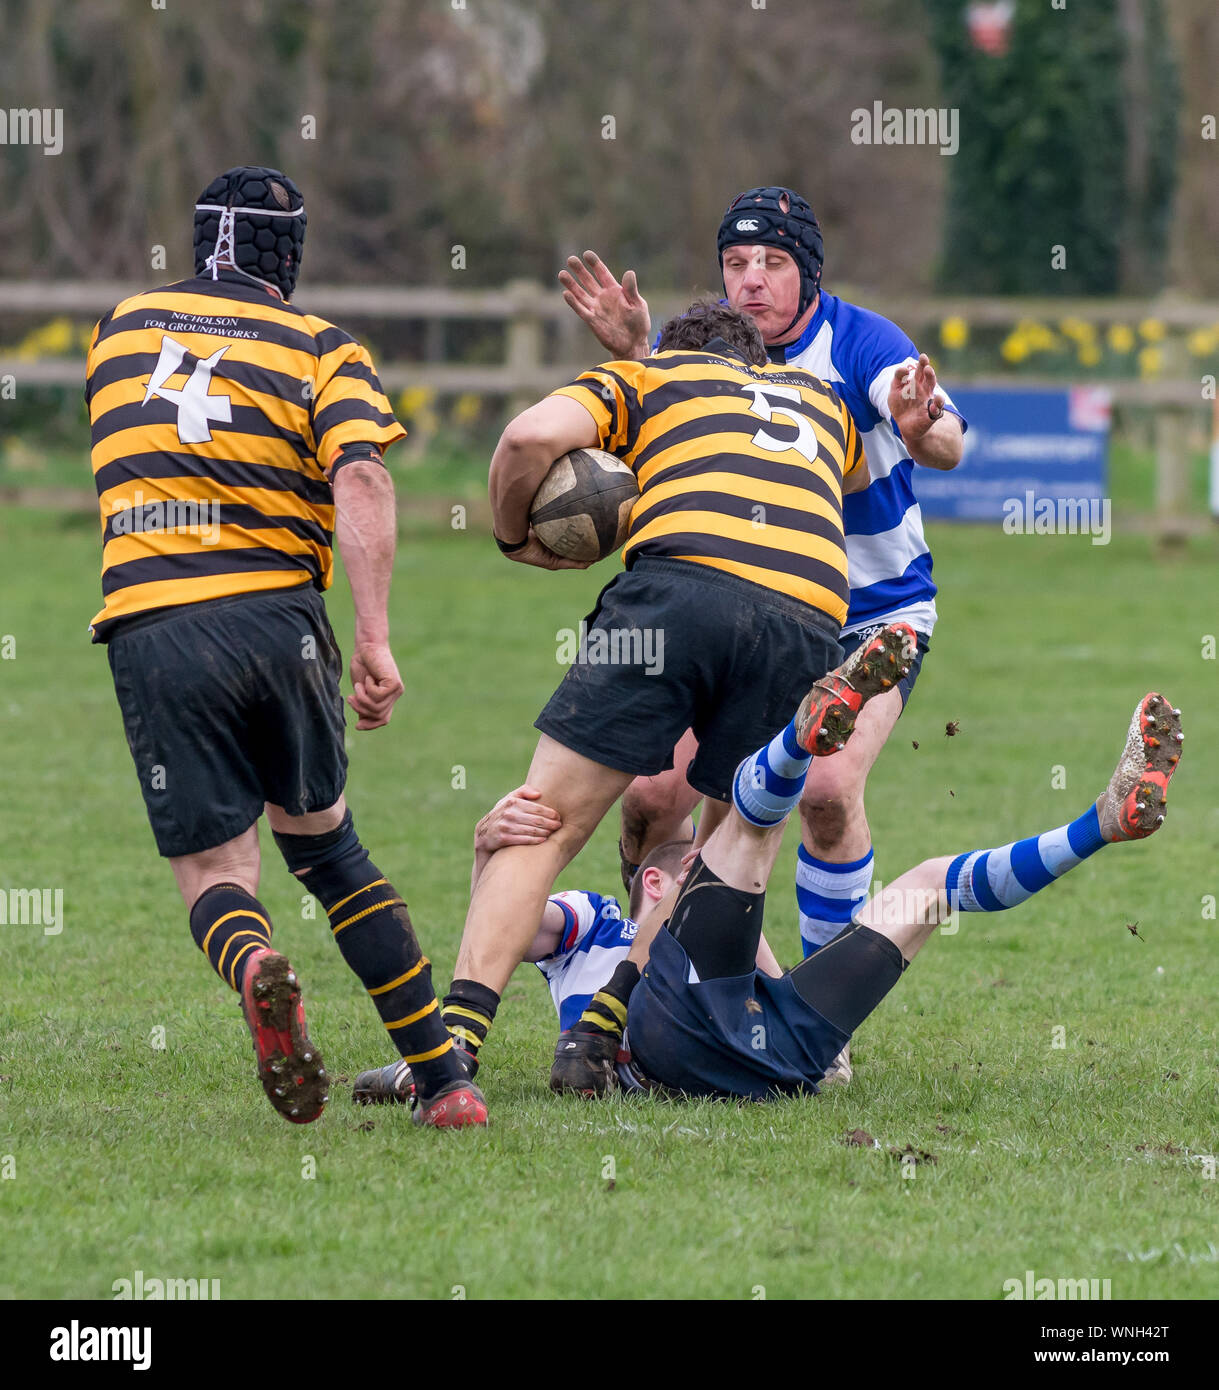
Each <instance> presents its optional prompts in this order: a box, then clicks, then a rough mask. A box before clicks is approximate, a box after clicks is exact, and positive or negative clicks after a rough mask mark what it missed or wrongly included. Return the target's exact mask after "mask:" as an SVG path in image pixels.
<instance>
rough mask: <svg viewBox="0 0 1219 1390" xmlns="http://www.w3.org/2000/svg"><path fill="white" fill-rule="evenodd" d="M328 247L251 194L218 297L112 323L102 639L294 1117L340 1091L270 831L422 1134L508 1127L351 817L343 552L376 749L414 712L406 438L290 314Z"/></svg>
mask: <svg viewBox="0 0 1219 1390" xmlns="http://www.w3.org/2000/svg"><path fill="white" fill-rule="evenodd" d="M304 234H305V209H304V202H303V200H302V198H301V195H300V193H299V191H298V190H297V188H296V186H295V185H294V184H293V183H292V181H291V180H290V179H288V178H286V177H285V176H284V175H283V174H281V173H280V172H279V171H278V170H275V169H263V168H255V167H241V168H236V169H230V170H228V171H227V172H226V173H224V174H222V175H221V176H220V177H219V178H217V179H215V180H214V181H213V182H212V183H211V184H209V185H208V187H207V188H206V189H205V190H204V191H203V193H202V195H201V196H200V198H199V201H198V203H197V205H196V208H195V275H194V277H193V278H191V279H189V280H184V281H182V282H180V283H178V284H173V285H169V286H166V287H164V288H162V289H156V290H150V291H147V292H145V293H142V294H137V295H133V296H132V297H130V298H129V299H125V300H124V301H123V302H122V303H121V304H119V305H118V306H117V307H116V308H115V309H114V310H112V311H111V312H110V313H109V314H107V315H106V316H105V318H103V319H102V321H101V322H100V323H99V324H98V326H97V329H96V331H95V332H94V335H93V340H92V344H91V346H90V349H89V356H88V363H87V384H86V390H85V395H86V399H87V400H88V404H89V416H90V421H91V425H92V439H93V472H94V479H95V482H96V485H97V493H98V498H99V505H100V510H101V526H102V591H103V594H104V604H103V607H102V610H101V612H100V613H98V614H97V616H96V617H95V618H94V620H93V635H94V640H95V641H97V642H103V643H106V644H107V647H108V652H109V658H110V668H111V671H112V673H113V676H114V685H115V692H116V694H117V696H118V703H119V707H120V710H121V712H122V717H123V725H124V729H125V731H126V735H127V741H128V745H129V747H130V749H131V754H132V758H133V759H134V762H135V767H136V773H137V775H138V777H139V782H140V789H141V791H142V792H143V795H144V801H145V805H146V807H147V811H148V818H149V821H150V822H151V825H152V830H153V835H154V837H155V839H156V843H157V848H158V850H159V851H160V853H161V854H162V855H163V856H164V857H165V858H167V859H168V860H169V862H170V867H171V868H172V870H173V873H174V877H175V878H176V880H177V883H178V887H179V889H180V891H181V893H182V896H183V898H184V899H185V902H186V907H187V910H188V912H189V914H190V929H191V933H192V935H193V936H194V939H195V941H196V943H197V944H198V945H199V947H200V948H201V949H202V950H203V952H204V954H205V955H206V956H207V958H208V960H209V961H210V963H211V965H212V966H213V968H214V969H215V971H216V973H217V974H218V975H219V976H220V978H221V979H222V980H223V981H224V982H225V984H226V985H228V986H230V987H231V988H232V989H234V990H236V991H237V993H238V994H239V995H240V997H241V1001H242V1007H243V1010H244V1013H245V1018H246V1022H247V1025H248V1027H249V1029H250V1032H251V1034H252V1036H253V1039H254V1050H255V1054H256V1057H257V1064H258V1075H259V1078H260V1079H261V1081H262V1083H263V1088H264V1090H265V1092H266V1094H267V1097H268V1099H269V1100H270V1102H271V1104H272V1105H273V1106H274V1107H275V1109H276V1110H277V1111H278V1112H279V1113H280V1114H281V1115H283V1116H284V1118H285V1119H288V1120H290V1121H292V1122H294V1123H298V1124H305V1123H308V1122H309V1121H311V1120H314V1119H316V1118H317V1117H318V1116H319V1115H320V1114H321V1113H322V1107H323V1105H324V1104H325V1102H326V1100H327V1090H328V1087H329V1080H328V1078H327V1076H326V1072H325V1069H324V1068H323V1066H322V1061H321V1057H320V1055H319V1053H318V1050H317V1048H316V1046H315V1045H314V1044H313V1043H312V1042H311V1041H310V1039H309V1036H308V1034H307V1033H306V1031H305V1017H304V1010H303V1006H302V1004H301V990H300V982H299V980H298V979H297V977H296V974H295V972H294V971H293V970H292V968H291V966H290V965H289V963H288V961H287V960H286V959H285V958H284V957H283V956H282V955H280V954H279V953H278V952H276V951H275V950H273V949H272V947H271V923H270V918H269V916H268V914H267V910H266V908H265V907H264V906H263V905H262V903H261V902H259V900H258V898H257V892H258V880H259V868H260V864H259V845H258V822H259V820H260V819H261V817H262V816H263V814H264V812H265V814H266V816H267V819H268V821H269V822H270V825H271V830H272V832H273V834H274V838H275V843H276V845H277V846H278V847H279V850H280V852H281V854H282V855H283V858H284V861H285V863H286V865H287V867H288V868H289V869H290V870H291V872H292V873H294V874H295V875H296V876H297V877H298V878H299V879H300V880H301V882H302V883H303V885H304V887H305V888H307V889H308V890H309V892H310V893H311V894H312V895H313V896H314V897H315V898H316V899H317V900H318V901H319V902H320V903H321V905H322V908H323V910H324V911H325V913H326V915H327V917H328V919H329V922H330V927H331V931H332V933H333V935H334V938H335V941H336V944H337V945H338V948H339V950H340V952H341V953H342V955H343V957H344V959H345V960H346V961H347V963H348V965H350V967H351V968H352V970H353V971H354V972H355V973H356V975H358V976H359V978H360V980H361V982H362V983H363V984H364V986H365V988H366V989H367V990H368V993H369V995H370V996H371V998H372V1001H373V1003H374V1005H375V1006H376V1008H377V1012H378V1013H379V1014H380V1016H381V1019H382V1021H383V1022H384V1024H385V1027H386V1029H387V1030H388V1032H389V1035H390V1038H391V1039H392V1040H393V1042H394V1044H395V1046H396V1047H397V1049H398V1051H399V1052H400V1054H401V1055H402V1056H403V1057H405V1058H407V1059H408V1060H409V1062H410V1065H411V1068H412V1071H413V1074H414V1077H415V1080H416V1083H417V1089H418V1095H417V1098H416V1100H417V1105H416V1114H415V1118H416V1119H417V1120H418V1121H419V1122H420V1123H423V1124H428V1125H433V1126H437V1127H444V1128H448V1127H461V1126H465V1125H470V1124H485V1123H486V1119H487V1112H486V1105H485V1103H484V1101H483V1098H482V1096H481V1094H480V1093H479V1091H478V1089H477V1088H476V1087H474V1086H472V1085H471V1084H470V1082H469V1079H468V1077H467V1076H466V1072H465V1068H464V1066H463V1065H462V1063H461V1062H460V1061H459V1059H458V1056H457V1054H456V1053H455V1051H454V1048H453V1044H452V1041H451V1038H450V1035H449V1032H448V1030H447V1029H446V1028H445V1025H444V1023H443V1021H442V1019H441V1015H440V1012H439V1009H438V1006H437V1001H436V996H435V993H434V992H433V989H432V983H431V974H430V969H429V966H428V962H427V960H426V958H425V957H424V956H423V955H422V953H421V951H420V948H419V943H418V941H417V940H416V937H415V933H414V929H413V927H412V925H411V920H410V916H409V915H408V913H407V909H406V904H405V903H404V902H403V901H402V899H401V897H400V896H399V895H398V894H397V892H396V891H395V890H394V888H393V887H392V885H391V884H390V883H389V882H388V881H387V880H386V878H385V876H384V875H383V874H382V873H381V872H380V870H378V869H377V868H376V866H375V865H374V864H373V863H372V862H371V861H370V859H369V857H368V851H367V850H366V849H365V848H364V847H363V845H362V844H361V843H360V839H359V836H358V835H357V834H356V831H355V828H354V825H353V823H352V816H351V812H350V811H349V810H348V808H347V803H346V800H345V798H344V786H345V783H346V776H347V754H346V751H345V748H344V723H345V719H344V716H345V711H344V708H343V698H342V695H341V693H340V688H339V687H340V680H341V677H342V659H341V657H340V654H339V650H338V647H337V645H336V643H335V640H334V634H333V633H332V631H331V628H330V623H329V621H328V620H327V617H326V608H325V604H324V603H323V601H322V597H321V594H322V591H323V590H324V589H326V588H328V587H329V585H330V582H331V579H332V577H333V572H334V555H333V549H332V547H333V541H334V538H335V536H336V535H337V539H338V543H339V548H340V549H341V551H342V554H343V562H344V567H345V569H346V571H347V576H348V579H349V581H350V584H351V591H352V598H353V600H354V605H355V647H354V651H353V654H352V659H351V680H352V687H353V693H352V695H351V696H350V697H349V699H348V703H349V704H350V705H351V707H352V708H353V709H354V710H355V712H356V714H357V716H358V723H357V724H356V728H357V729H361V730H366V729H377V728H380V727H382V726H383V725H385V724H387V723H388V722H389V719H390V715H391V713H392V710H393V706H394V702H395V701H396V700H397V698H398V696H399V695H401V694H402V689H403V687H402V680H401V678H400V676H399V674H398V668H397V666H396V665H395V662H394V658H393V655H392V653H391V651H390V647H389V620H388V617H387V602H388V597H389V585H390V575H391V573H392V570H393V559H394V546H395V541H396V535H397V525H396V514H395V509H394V493H393V483H392V481H391V479H390V477H389V474H388V473H387V472H386V470H385V466H384V463H383V461H382V452H383V451H384V450H385V449H386V448H387V447H388V446H389V445H391V444H394V443H395V442H396V441H397V440H399V439H401V438H402V437H403V435H404V434H405V431H404V430H403V429H402V427H401V426H400V425H399V424H398V422H397V421H396V420H395V419H394V416H393V412H392V411H391V409H390V406H389V402H388V401H387V400H386V399H385V396H384V394H383V393H382V391H381V385H380V382H379V381H378V380H377V374H376V372H375V370H374V369H373V364H372V360H371V358H370V357H369V355H368V352H367V351H366V350H365V349H364V348H363V347H362V346H361V345H360V344H359V343H358V342H356V340H355V339H354V338H352V337H351V335H350V334H348V333H345V332H343V331H342V329H339V328H336V327H334V326H333V325H332V324H329V323H327V322H326V321H325V320H324V319H320V318H317V317H316V316H314V315H312V314H309V313H306V312H304V311H303V310H301V309H298V308H296V307H295V306H294V305H293V304H291V303H290V302H289V300H290V298H291V295H292V293H293V290H294V288H295V285H296V278H297V272H298V270H299V267H300V258H301V251H302V248H303V244H304Z"/></svg>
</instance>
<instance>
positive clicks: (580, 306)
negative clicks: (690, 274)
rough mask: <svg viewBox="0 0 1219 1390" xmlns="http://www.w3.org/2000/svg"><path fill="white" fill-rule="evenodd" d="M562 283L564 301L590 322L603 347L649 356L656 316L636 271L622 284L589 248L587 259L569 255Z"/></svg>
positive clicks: (627, 354) (625, 355) (626, 355)
mask: <svg viewBox="0 0 1219 1390" xmlns="http://www.w3.org/2000/svg"><path fill="white" fill-rule="evenodd" d="M559 284H560V285H562V286H563V302H564V303H565V304H566V305H567V306H568V308H570V309H574V310H575V311H576V313H577V314H579V316H580V317H581V318H582V319H583V320H584V322H585V323H586V324H588V326H589V328H591V329H592V330H593V332H594V333H595V334H596V337H597V341H598V342H599V343H600V344H601V346H602V347H603V348H605V349H606V350H607V351H608V352H612V353H613V354H614V356H615V357H616V358H621V359H624V360H625V359H627V358H635V357H646V356H647V350H648V334H649V332H650V331H651V327H652V317H651V315H650V314H649V313H648V302H647V300H646V299H644V297H643V296H642V295H641V294H640V293H639V285H638V282H637V281H636V279H635V272H634V271H633V270H628V271H627V272H626V274H625V275H624V276H623V277H622V283H621V284H619V283H618V281H617V280H615V279H614V277H613V275H612V273H611V272H610V270H609V268H608V267H607V266H606V264H605V262H604V261H603V260H602V259H601V257H600V256H598V255H597V253H596V252H595V251H585V253H584V259H583V260H581V259H580V258H579V257H578V256H568V258H567V269H566V270H560V271H559Z"/></svg>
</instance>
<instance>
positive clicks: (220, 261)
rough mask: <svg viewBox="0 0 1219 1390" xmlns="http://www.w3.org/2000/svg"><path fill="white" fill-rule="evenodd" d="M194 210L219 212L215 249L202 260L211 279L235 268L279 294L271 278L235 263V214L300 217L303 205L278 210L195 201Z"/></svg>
mask: <svg viewBox="0 0 1219 1390" xmlns="http://www.w3.org/2000/svg"><path fill="white" fill-rule="evenodd" d="M195 211H196V212H218V213H219V214H220V229H219V230H218V231H217V233H216V249H215V250H214V251H213V252H212V254H211V255H210V256H209V257H208V258H207V260H206V261H204V265H205V266H207V267H208V268H209V269H210V270H211V272H212V279H213V280H219V279H220V272H221V270H235V271H236V272H237V274H238V275H244V276H245V278H246V279H247V280H253V281H254V283H255V284H256V285H265V286H266V287H267V289H269V290H274V291H275V293H276V294H280V293H281V291H280V288H279V286H278V285H277V284H275V283H274V282H273V281H271V280H264V279H263V278H262V276H261V275H251V274H250V272H249V271H248V270H242V268H241V267H240V266H239V265H238V264H237V235H236V226H237V214H238V212H253V213H255V214H257V216H259V217H300V216H302V215H303V214H304V211H305V209H304V207H303V206H302V207H299V208H297V209H296V211H295V212H280V211H279V210H278V209H274V208H226V207H222V206H221V205H220V204H219V203H196V204H195Z"/></svg>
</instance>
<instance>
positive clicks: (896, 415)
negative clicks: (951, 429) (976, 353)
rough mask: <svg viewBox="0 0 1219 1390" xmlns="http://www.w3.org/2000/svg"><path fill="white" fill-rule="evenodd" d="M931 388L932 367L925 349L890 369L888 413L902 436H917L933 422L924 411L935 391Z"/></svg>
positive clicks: (922, 433)
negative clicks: (903, 363) (916, 355)
mask: <svg viewBox="0 0 1219 1390" xmlns="http://www.w3.org/2000/svg"><path fill="white" fill-rule="evenodd" d="M935 388H936V380H935V368H934V367H933V366H932V365H931V359H930V358H929V357H928V356H927V354H926V353H925V352H924V353H920V354H919V359H918V361H917V362H913V363H907V365H906V366H904V367H899V368H898V369H897V371H896V372H894V373H893V384H892V385H891V386H890V387H889V413H890V415H892V416H893V421H894V423H895V424H896V425H897V427H898V429H899V430H901V432H902V438H903V439H906V440H915V439H921V438H922V437H923V435H925V434H926V433H927V431H928V430H929V429H930V428H931V426H932V425H933V424H934V423H935V421H934V420H933V419H932V418H931V416H930V415H929V414H928V411H927V404H928V402H929V401H930V400H931V398H932V397H933V396H934V395H935V393H936V391H935ZM941 413H942V411H941Z"/></svg>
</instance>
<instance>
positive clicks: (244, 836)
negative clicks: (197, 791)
mask: <svg viewBox="0 0 1219 1390" xmlns="http://www.w3.org/2000/svg"><path fill="white" fill-rule="evenodd" d="M346 811H347V801H346V799H345V798H344V797H341V796H340V797H339V799H338V800H337V801H336V802H335V803H334V805H333V806H328V807H327V808H326V809H325V810H324V811H310V812H309V813H308V814H307V815H303V816H290V815H289V814H288V813H287V811H285V810H284V808H283V807H282V806H275V805H272V804H271V802H267V803H266V814H267V819H268V821H270V823H271V829H272V830H277V831H279V833H280V834H281V835H324V834H326V832H327V831H328V830H334V829H335V827H336V826H338V825H339V823H340V822H341V821H342V819H343V816H344V815H345V814H346ZM169 867H170V868H171V869H172V870H173V875H174V878H175V880H176V881H177V884H178V891H179V892H180V893H181V894H182V897H183V899H184V901H185V903H186V906H187V907H188V908H191V907H194V905H195V903H196V902H197V901H198V899H199V897H200V896H201V895H202V894H203V893H205V892H207V890H208V889H209V888H211V887H213V886H214V885H215V884H217V883H236V884H237V885H238V886H239V887H241V888H244V889H245V890H246V892H247V893H249V894H250V895H251V896H255V895H256V894H257V893H258V879H259V874H260V871H261V859H260V855H259V847H258V823H257V822H255V823H254V824H253V825H252V826H250V828H249V829H248V830H243V831H242V833H241V834H240V835H235V836H234V837H233V838H232V839H231V840H226V841H225V842H224V844H222V845H215V846H213V847H212V848H211V849H204V850H199V851H198V852H197V853H195V854H183V855H179V856H177V857H176V858H173V859H171V860H170V861H169Z"/></svg>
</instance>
